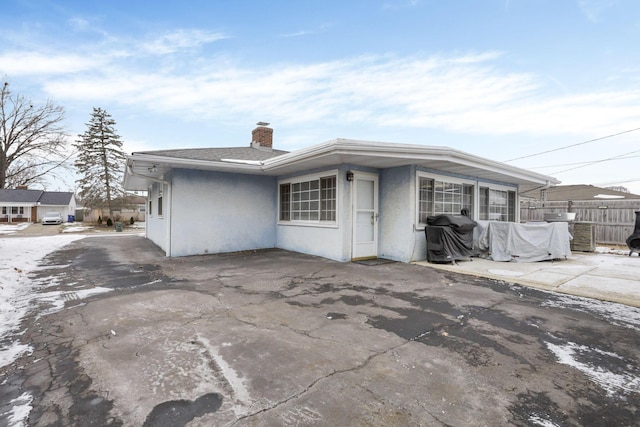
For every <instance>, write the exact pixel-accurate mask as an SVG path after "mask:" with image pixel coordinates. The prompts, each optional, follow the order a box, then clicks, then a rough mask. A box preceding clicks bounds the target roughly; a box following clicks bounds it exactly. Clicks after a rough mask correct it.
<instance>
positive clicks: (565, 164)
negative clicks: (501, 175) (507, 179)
mask: <svg viewBox="0 0 640 427" xmlns="http://www.w3.org/2000/svg"><path fill="white" fill-rule="evenodd" d="M636 157H640V154H639V155H637V156H629V157H620V158H619V159H613V160H626V159H635V158H636ZM595 161H605V160H590V161H587V162H574V163H563V164H559V165H549V166H527V169H549V168H560V167H563V166H575V165H590V164H593V162H595ZM607 161H608V160H607Z"/></svg>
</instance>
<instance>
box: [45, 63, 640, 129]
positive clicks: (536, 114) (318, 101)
mask: <svg viewBox="0 0 640 427" xmlns="http://www.w3.org/2000/svg"><path fill="white" fill-rule="evenodd" d="M499 59H500V54H499V53H496V52H487V53H479V54H468V55H457V56H429V57H411V58H397V57H388V56H369V57H356V58H350V59H344V60H339V61H331V62H322V63H315V64H308V65H301V64H277V65H272V66H269V67H262V68H260V69H252V68H243V67H242V66H240V65H239V64H238V63H235V62H233V61H229V60H225V61H221V60H220V58H210V59H209V62H201V63H200V64H199V67H197V68H194V69H190V70H189V71H185V70H184V69H182V70H173V69H157V70H156V71H153V72H149V71H148V69H145V70H142V69H137V68H136V67H135V66H132V65H131V64H129V63H127V62H122V63H120V62H118V61H113V62H112V63H110V64H108V65H107V66H102V67H100V68H99V69H98V67H96V69H95V70H93V71H94V72H91V73H85V74H82V73H80V74H74V75H66V76H65V75H60V76H58V77H57V78H54V79H51V80H50V81H48V82H47V83H46V84H45V88H46V90H47V91H48V92H49V93H50V94H51V95H52V96H54V97H55V98H56V99H67V100H77V101H81V100H94V101H95V102H108V103H110V104H121V105H129V106H132V107H135V108H137V109H139V110H147V111H153V112H161V113H163V114H171V115H179V116H184V117H190V118H196V119H203V120H220V118H221V117H225V118H227V119H231V118H232V117H234V116H237V117H238V118H241V117H242V118H244V117H247V116H250V117H262V116H263V115H264V114H265V112H268V114H269V117H270V118H271V119H272V120H278V122H279V123H282V124H283V125H284V124H286V123H289V124H300V123H305V122H318V121H325V122H328V123H330V122H332V121H334V122H343V123H344V122H348V121H354V122H366V121H370V122H375V123H377V124H378V125H382V126H404V127H424V128H435V129H441V130H446V131H455V132H469V133H481V134H487V135H502V134H512V133H521V132H526V133H533V134H554V133H575V134H583V133H589V132H607V131H609V130H611V129H619V128H620V126H622V125H623V124H624V123H629V124H630V125H631V123H634V122H637V117H638V116H640V90H637V89H636V90H609V91H601V92H594V93H574V94H561V95H557V94H556V93H555V92H554V91H553V90H549V87H548V80H547V79H545V78H543V77H541V76H538V75H536V74H533V73H523V72H520V73H514V72H505V71H502V70H501V69H500V68H499V67H498V65H497V63H498V62H499ZM52 61H55V58H52Z"/></svg>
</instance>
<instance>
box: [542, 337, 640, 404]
mask: <svg viewBox="0 0 640 427" xmlns="http://www.w3.org/2000/svg"><path fill="white" fill-rule="evenodd" d="M545 344H546V345H547V348H548V349H549V350H550V351H551V352H552V353H553V354H554V355H555V356H556V358H557V359H558V362H560V363H562V364H564V365H568V366H571V367H574V368H576V369H577V370H579V371H580V372H582V373H583V374H585V375H586V376H587V377H588V378H589V379H590V380H591V381H593V382H594V383H596V384H598V385H599V386H600V387H601V388H603V389H604V390H605V391H606V392H607V394H608V395H609V396H613V395H616V394H618V393H629V392H632V393H640V377H638V376H637V375H635V373H633V372H624V371H622V372H612V371H611V370H609V369H607V368H606V367H604V366H599V365H597V364H596V363H594V362H593V360H604V361H605V362H603V363H602V364H603V365H605V364H607V363H606V360H608V359H619V360H623V358H622V357H620V356H619V355H617V354H615V353H611V352H608V351H604V350H600V349H598V348H592V347H587V346H584V345H578V344H576V343H573V342H570V341H569V342H566V343H564V344H552V343H549V342H547V343H545ZM594 356H597V357H594Z"/></svg>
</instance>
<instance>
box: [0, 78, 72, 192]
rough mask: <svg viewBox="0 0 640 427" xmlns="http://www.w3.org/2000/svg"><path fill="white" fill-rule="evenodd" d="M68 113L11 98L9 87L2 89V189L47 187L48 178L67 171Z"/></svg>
mask: <svg viewBox="0 0 640 427" xmlns="http://www.w3.org/2000/svg"><path fill="white" fill-rule="evenodd" d="M63 120H64V109H63V108H62V107H60V106H56V105H54V104H53V102H52V101H50V100H47V102H46V103H45V104H44V105H39V106H38V105H34V104H33V103H32V102H30V101H29V100H28V99H27V98H25V97H24V96H22V95H15V96H13V95H12V94H11V91H10V90H9V83H7V82H5V83H4V84H3V85H2V87H1V88H0V189H2V188H7V187H8V186H18V185H29V184H34V183H41V184H42V183H43V180H44V178H45V176H47V175H51V174H54V173H55V170H56V169H58V168H60V167H67V165H66V163H65V162H66V161H67V160H68V159H69V158H70V157H71V153H67V154H65V148H66V142H67V138H66V137H67V133H66V132H65V130H64V127H63V126H62V122H63Z"/></svg>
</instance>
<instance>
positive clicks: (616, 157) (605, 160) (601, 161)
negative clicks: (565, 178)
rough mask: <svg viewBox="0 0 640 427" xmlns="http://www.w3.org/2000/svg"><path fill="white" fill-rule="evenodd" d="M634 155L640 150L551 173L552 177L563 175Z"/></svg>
mask: <svg viewBox="0 0 640 427" xmlns="http://www.w3.org/2000/svg"><path fill="white" fill-rule="evenodd" d="M636 153H640V150H636V151H631V152H629V153H624V154H620V155H618V156H614V157H609V158H608V159H602V160H595V161H593V162H590V163H588V164H586V165H582V166H576V167H574V168H569V169H564V170H561V171H558V172H553V173H552V175H555V174H559V173H564V172H569V171H572V170H575V169H580V168H585V167H587V166H592V165H595V164H598V163H603V162H608V161H610V160H622V159H623V158H625V156H628V155H631V154H636Z"/></svg>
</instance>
